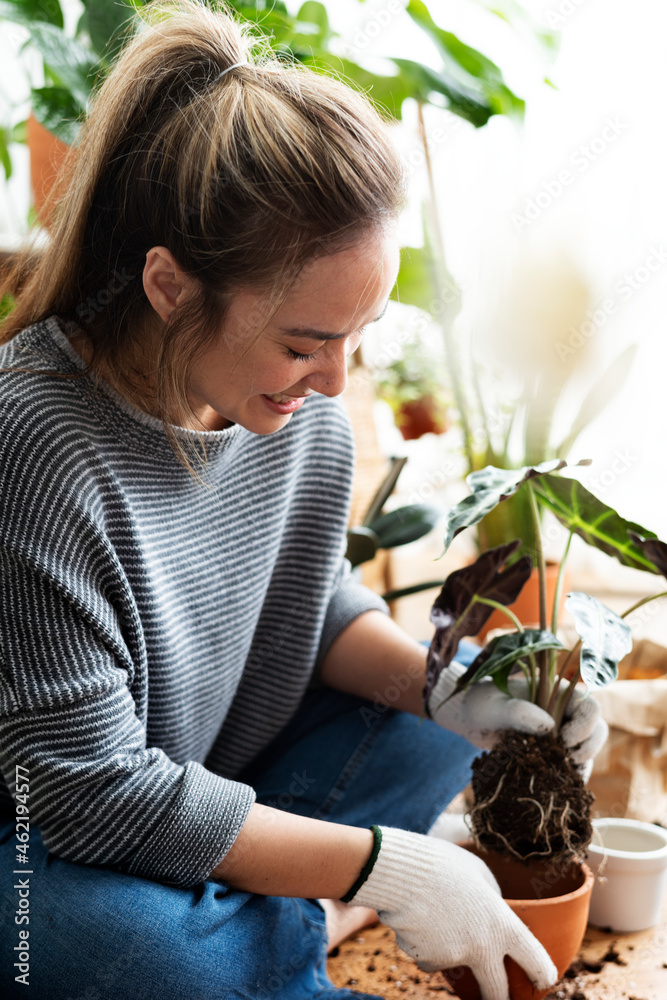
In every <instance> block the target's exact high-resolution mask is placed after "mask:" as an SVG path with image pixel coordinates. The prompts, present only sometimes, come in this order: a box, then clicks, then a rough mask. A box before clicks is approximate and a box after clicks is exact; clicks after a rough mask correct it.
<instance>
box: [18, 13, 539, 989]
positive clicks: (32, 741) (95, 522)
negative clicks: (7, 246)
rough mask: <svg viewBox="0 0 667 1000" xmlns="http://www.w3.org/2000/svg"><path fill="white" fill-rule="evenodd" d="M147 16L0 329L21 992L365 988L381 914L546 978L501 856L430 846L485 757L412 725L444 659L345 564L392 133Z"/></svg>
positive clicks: (363, 112) (386, 274)
mask: <svg viewBox="0 0 667 1000" xmlns="http://www.w3.org/2000/svg"><path fill="white" fill-rule="evenodd" d="M140 9H141V10H142V11H143V12H144V15H145V17H146V25H145V29H144V30H142V31H140V32H139V33H138V34H137V36H136V37H135V38H134V40H133V41H132V42H131V43H130V44H129V46H128V48H127V49H126V51H125V52H124V53H123V55H122V56H121V58H120V61H119V62H118V63H117V65H116V68H115V69H114V71H113V72H112V73H111V75H110V76H109V77H108V79H107V80H106V82H105V84H104V86H103V87H102V89H101V91H100V93H99V95H98V97H97V100H96V103H95V105H94V107H93V109H92V112H91V114H90V117H89V119H88V120H87V122H86V123H85V125H84V127H83V129H82V131H81V136H80V140H79V141H78V143H77V145H76V146H75V147H74V149H73V152H72V156H71V160H70V164H69V168H68V171H67V174H66V177H65V182H64V186H63V189H62V197H61V200H60V202H59V204H58V207H57V212H56V220H57V221H56V223H55V225H54V228H53V231H52V237H51V242H50V244H49V246H48V247H47V248H46V250H45V251H44V252H43V253H42V254H37V253H36V254H35V255H28V256H27V257H26V258H25V259H24V260H23V261H22V263H21V265H20V267H19V268H18V270H17V271H16V273H15V275H14V283H15V288H16V289H17V291H18V299H17V305H16V309H15V311H14V312H13V313H12V314H10V317H9V319H8V320H7V322H6V325H5V327H4V328H3V330H2V340H3V342H4V346H3V347H2V349H0V579H1V581H2V587H1V589H0V650H1V655H0V770H1V773H2V780H0V869H1V871H0V880H2V882H3V884H4V885H7V886H11V885H12V884H13V882H14V881H15V875H14V874H12V873H13V871H14V867H15V865H16V863H17V862H16V860H15V859H16V857H17V856H18V857H20V858H21V857H23V858H26V852H25V851H18V850H17V847H18V846H19V845H17V842H16V836H18V834H17V832H16V830H17V828H15V818H16V816H17V815H21V816H24V815H25V809H26V808H27V806H26V804H25V803H24V802H23V799H22V798H21V799H19V798H18V796H19V794H20V795H21V796H23V792H22V791H21V792H20V793H19V791H18V789H17V784H16V781H17V779H16V775H17V774H29V777H30V798H29V817H30V844H29V861H30V875H29V877H30V879H32V880H33V881H32V882H31V885H30V892H31V895H30V904H31V905H30V922H29V927H27V928H26V930H27V931H28V932H29V940H28V938H26V939H25V952H26V953H27V954H28V955H29V956H30V960H29V962H28V963H25V964H28V965H29V966H30V970H29V976H30V980H29V981H30V988H31V996H32V997H33V998H34V1000H65V998H69V997H72V996H82V995H83V994H84V993H86V995H88V994H89V993H90V991H91V990H92V993H94V995H95V996H96V997H98V998H99V1000H116V998H117V997H119V996H122V997H125V996H127V997H140V998H141V1000H167V998H181V997H187V998H188V1000H196V998H207V1000H208V998H214V997H215V998H221V1000H223V998H224V1000H227V998H229V1000H236V998H238V1000H241V998H244V1000H247V998H249V997H252V998H257V1000H259V998H262V997H268V996H271V995H276V994H275V991H276V989H279V990H280V996H281V998H285V1000H302V998H305V997H318V998H322V1000H326V998H329V997H331V998H332V1000H335V998H341V1000H352V998H353V997H356V998H359V997H362V996H363V994H360V993H354V994H353V993H351V992H350V991H349V990H346V989H336V988H335V987H334V986H333V984H332V983H331V982H330V981H329V980H328V978H327V976H326V972H325V961H326V954H327V949H328V948H331V947H333V946H334V945H335V944H336V942H337V939H338V937H337V935H338V936H340V934H341V933H343V931H342V930H341V927H344V928H345V930H346V931H349V930H351V929H353V928H354V925H355V923H356V925H357V926H358V922H359V920H360V919H361V920H362V921H368V920H369V919H377V913H376V910H378V909H382V910H383V911H385V910H386V911H387V912H386V914H385V919H386V920H387V921H388V922H390V924H391V926H393V927H394V928H395V929H396V930H398V931H399V932H400V940H401V943H402V946H403V947H404V948H405V949H406V950H407V951H408V952H409V953H410V954H411V955H412V956H413V957H415V958H417V959H418V960H419V961H420V962H421V963H422V964H424V967H437V968H441V967H445V966H447V967H451V966H453V965H458V964H467V965H471V966H473V968H475V970H476V971H477V972H478V978H479V979H480V982H483V983H485V984H488V985H489V989H488V990H486V988H485V993H486V996H485V1000H498V998H500V997H504V996H505V995H506V990H505V992H503V980H504V971H503V970H504V967H503V964H502V956H503V954H504V951H505V950H507V951H509V952H510V953H511V954H512V955H513V956H514V957H515V958H516V959H517V960H519V961H521V962H522V963H523V964H524V966H525V968H526V969H527V970H528V972H529V974H530V975H531V978H533V979H534V980H535V981H536V982H537V983H538V984H540V985H544V984H546V982H547V981H549V979H550V977H551V976H552V972H553V967H552V966H551V963H550V961H549V959H548V957H547V956H546V954H545V953H544V952H543V949H542V948H541V946H540V945H538V944H537V942H536V941H534V939H533V938H532V937H531V935H530V934H529V933H528V932H527V931H526V930H525V929H524V928H523V925H521V923H520V922H519V921H518V918H515V917H514V916H513V914H512V913H511V911H509V910H508V909H507V908H506V907H505V906H504V904H503V903H502V900H500V898H499V888H498V886H497V884H496V883H495V881H494V879H493V877H492V876H491V874H490V872H488V870H486V869H485V866H484V865H483V864H482V863H481V862H479V863H478V862H477V861H471V859H470V857H469V856H467V854H466V852H464V851H462V850H461V849H460V848H457V847H454V845H444V844H442V843H438V842H436V841H435V840H434V839H433V838H428V837H427V836H426V833H427V832H428V830H429V829H430V827H431V825H432V824H433V823H434V822H435V820H436V819H437V817H438V815H439V813H440V812H441V811H442V810H443V809H444V808H445V806H446V805H447V803H448V802H449V801H450V800H451V799H452V798H453V797H454V795H456V794H457V793H458V792H459V791H460V789H461V788H462V787H463V786H464V785H465V784H466V783H467V782H468V780H469V776H470V774H469V772H470V761H471V760H472V758H473V757H474V756H475V754H476V750H475V748H474V747H473V746H472V745H471V744H470V743H469V742H467V740H466V739H464V738H463V736H462V735H460V734H459V735H457V733H454V732H449V731H447V730H446V729H445V728H443V727H441V726H440V725H439V724H437V723H436V722H434V721H432V720H430V719H427V720H425V722H424V724H423V725H421V726H420V725H419V724H418V716H419V714H420V710H421V705H422V698H421V692H422V690H423V687H424V682H425V673H426V649H425V648H424V647H423V646H421V645H419V644H418V643H416V642H414V641H413V640H412V639H410V638H409V637H408V636H407V635H406V634H405V633H403V632H402V631H401V630H400V629H399V628H398V626H397V625H395V624H394V623H393V622H392V621H391V619H390V618H389V616H388V614H387V611H388V609H387V606H386V605H385V603H384V601H383V600H382V599H381V598H380V597H379V596H378V595H376V594H374V593H372V592H371V591H370V590H368V589H367V588H365V587H363V586H362V585H360V584H358V583H357V582H356V581H355V580H354V579H352V577H351V574H350V564H349V562H348V561H347V560H346V559H345V558H344V553H345V551H346V528H347V520H348V512H349V508H350V494H351V481H352V471H353V467H354V442H353V439H352V433H351V427H350V423H349V420H348V418H347V416H346V413H345V410H344V408H343V406H342V404H341V402H340V400H339V399H338V398H336V397H338V396H339V394H340V393H341V392H342V390H343V388H344V386H345V379H346V363H347V357H348V355H349V354H350V353H351V352H352V351H353V350H354V349H355V347H356V346H357V345H358V344H359V340H360V338H361V335H362V330H363V328H364V326H366V325H367V324H369V323H372V322H373V321H375V320H376V319H377V318H378V317H379V316H380V315H381V313H382V311H383V309H384V307H385V304H386V301H387V297H388V295H389V293H390V290H391V288H392V285H393V284H394V281H395V278H396V273H397V270H398V248H397V243H396V235H395V222H396V217H397V213H398V211H399V209H400V206H401V204H402V199H403V179H402V176H401V169H400V163H399V159H398V155H397V152H396V150H395V149H394V147H393V145H392V142H391V139H390V135H389V130H388V127H387V125H386V123H385V122H384V121H383V120H382V119H381V118H380V117H379V116H378V114H377V113H376V112H375V111H374V110H373V109H372V107H371V106H370V104H369V103H368V102H367V101H366V100H365V98H364V97H362V96H361V95H359V94H358V93H355V92H353V91H352V90H350V89H348V88H347V87H345V86H344V85H343V84H342V83H340V82H337V81H333V80H331V79H329V78H327V77H324V76H322V75H318V74H317V73H315V72H312V71H309V70H307V69H304V68H300V67H298V66H287V65H285V64H284V63H282V62H278V61H276V60H274V59H272V58H269V57H268V56H265V57H262V56H261V55H259V54H258V55H256V56H254V57H253V46H252V45H251V39H250V36H249V35H248V34H247V33H246V32H245V31H243V30H241V28H240V27H239V26H238V24H237V23H236V22H235V21H234V20H233V19H232V18H231V17H229V16H227V15H225V14H224V13H221V12H219V11H218V12H214V11H213V10H211V9H210V8H209V7H208V5H205V4H203V3H198V2H194V0H180V2H174V3H171V4H167V5H157V6H156V5H155V4H154V3H151V4H148V5H146V7H142V8H140ZM378 707H379V708H380V709H382V710H381V711H380V710H378ZM488 735H489V734H488V733H487V736H488ZM296 779H298V780H296ZM19 788H20V789H22V788H23V785H22V784H19ZM378 823H383V824H386V826H384V827H382V828H380V827H379V826H378V825H377V824H378ZM395 828H398V829H395ZM22 836H23V831H22V832H21V837H22ZM21 846H22V845H21ZM371 869H372V872H371ZM360 873H361V874H360ZM464 873H465V874H466V875H467V879H468V880H467V881H466V884H465V887H464V886H463V883H462V876H463V874H464ZM371 874H372V876H373V877H372V878H369V882H368V886H367V887H366V889H365V893H366V895H365V897H364V905H363V906H358V907H354V908H352V909H350V908H347V902H348V901H349V900H350V899H351V898H352V897H353V895H354V893H356V892H357V891H358V890H359V888H360V886H361V885H362V883H363V882H364V881H365V880H366V878H367V877H369V876H370V875H371ZM320 900H322V902H320ZM358 902H360V900H358ZM10 912H11V911H10V908H8V907H5V908H4V910H3V912H2V914H1V915H0V924H2V923H3V922H4V926H3V927H2V930H3V931H4V933H0V941H5V940H10V939H11V937H12V936H11V935H10V933H9V930H10V928H11V927H14V924H13V913H12V915H11V916H10ZM341 914H343V916H344V919H343V921H342V923H341ZM350 914H351V917H350ZM348 918H349V919H351V920H352V924H351V925H350V923H348V922H347V920H348ZM475 928H478V929H477V930H476V929H475ZM33 942H34V947H33ZM471 942H472V946H471V944H470V943H471ZM531 949H532V951H531ZM22 954H23V953H22ZM119 956H120V958H119ZM15 961H16V959H15V953H14V952H12V951H11V950H10V949H9V948H5V947H1V946H0V982H2V984H3V988H4V990H5V992H4V993H3V996H8V997H9V998H11V1000H13V998H14V997H18V996H21V995H22V985H23V983H19V982H18V981H17V980H16V978H15V977H16V971H15V969H14V962H15ZM285 969H288V972H285ZM283 974H284V975H283ZM276 981H277V982H278V984H279V985H278V986H276V985H275V984H276Z"/></svg>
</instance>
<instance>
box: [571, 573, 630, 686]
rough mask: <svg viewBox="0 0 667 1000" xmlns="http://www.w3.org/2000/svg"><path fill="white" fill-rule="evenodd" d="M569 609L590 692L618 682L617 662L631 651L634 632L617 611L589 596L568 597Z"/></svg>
mask: <svg viewBox="0 0 667 1000" xmlns="http://www.w3.org/2000/svg"><path fill="white" fill-rule="evenodd" d="M565 607H566V609H567V610H568V611H569V612H570V614H571V615H572V617H573V618H574V624H575V627H576V630H577V635H578V636H579V638H580V639H581V661H580V662H581V678H582V680H583V682H584V684H585V685H586V687H587V688H598V687H605V685H607V684H611V682H612V681H613V680H616V678H617V676H618V662H619V660H622V659H623V657H624V656H626V655H627V654H628V653H629V652H630V650H631V649H632V630H631V628H630V626H629V625H626V624H625V622H624V621H623V619H622V618H620V617H619V616H618V615H617V614H616V612H615V611H612V610H611V608H608V607H607V606H606V605H605V604H602V602H601V601H598V600H597V598H595V597H591V595H590V594H584V593H581V592H580V591H574V592H573V593H571V594H568V595H567V600H566V602H565Z"/></svg>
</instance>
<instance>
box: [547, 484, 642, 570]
mask: <svg viewBox="0 0 667 1000" xmlns="http://www.w3.org/2000/svg"><path fill="white" fill-rule="evenodd" d="M535 494H536V496H537V499H538V501H539V502H540V503H541V504H543V505H544V506H545V507H548V508H549V510H550V511H552V512H553V513H554V514H555V515H556V517H557V518H558V520H559V521H560V522H561V524H564V525H565V527H566V528H567V529H568V531H573V532H575V534H577V535H580V536H581V538H583V540H584V541H585V542H587V544H588V545H592V546H593V547H594V548H596V549H601V550H602V551H603V552H606V553H607V555H610V556H614V557H615V558H616V559H618V561H619V562H621V563H623V565H624V566H632V567H633V569H643V570H648V572H649V573H657V572H659V570H657V569H656V567H655V566H654V564H653V562H652V561H651V559H650V557H649V556H647V555H646V554H645V553H644V552H643V551H642V549H641V547H640V546H639V545H637V544H636V543H635V542H634V541H633V539H632V537H628V534H629V532H633V534H636V535H641V536H642V537H643V538H646V539H655V538H656V536H655V534H654V533H653V532H652V531H647V529H646V528H642V526H641V525H640V524H635V523H634V522H633V521H626V520H625V518H624V517H621V515H620V514H619V513H618V512H617V511H615V510H614V508H613V507H608V506H607V504H606V503H603V502H602V500H598V498H597V497H596V496H594V495H593V494H592V493H590V492H589V491H588V490H587V489H586V487H585V486H582V485H581V483H580V482H578V480H576V479H563V478H562V477H561V476H544V477H543V478H542V479H541V480H540V482H539V483H537V484H536V486H535Z"/></svg>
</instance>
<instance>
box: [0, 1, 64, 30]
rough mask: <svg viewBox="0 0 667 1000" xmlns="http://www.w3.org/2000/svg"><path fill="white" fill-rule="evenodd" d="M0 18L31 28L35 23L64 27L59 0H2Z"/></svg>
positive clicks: (0, 2)
mask: <svg viewBox="0 0 667 1000" xmlns="http://www.w3.org/2000/svg"><path fill="white" fill-rule="evenodd" d="M0 18H5V19H6V20H7V21H16V22H17V24H24V25H25V26H26V27H28V28H31V27H32V25H33V24H34V22H35V21H44V22H45V23H46V24H55V26H56V27H57V28H62V26H63V23H64V22H63V12H62V10H61V8H60V4H59V3H58V0H0Z"/></svg>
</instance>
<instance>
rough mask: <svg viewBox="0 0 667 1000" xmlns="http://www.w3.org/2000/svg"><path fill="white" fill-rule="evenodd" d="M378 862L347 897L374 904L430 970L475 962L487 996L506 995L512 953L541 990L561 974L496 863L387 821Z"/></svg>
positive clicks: (502, 999)
mask: <svg viewBox="0 0 667 1000" xmlns="http://www.w3.org/2000/svg"><path fill="white" fill-rule="evenodd" d="M380 831H381V834H382V842H381V845H380V850H379V853H378V854H377V857H376V859H375V862H374V864H373V867H372V870H371V872H370V874H369V875H368V877H367V879H366V881H365V882H364V883H363V884H362V885H361V887H360V888H359V889H358V890H357V892H356V895H354V896H353V897H352V898H351V899H349V900H348V896H349V893H348V894H347V895H346V897H345V899H346V901H349V902H351V903H352V905H353V906H370V907H372V909H374V910H377V913H378V916H379V917H380V920H382V922H383V923H385V924H387V925H388V926H389V927H391V928H392V929H393V930H394V931H395V933H396V943H397V944H398V946H399V948H402V949H403V951H404V952H406V954H408V955H410V956H411V958H412V959H413V960H414V961H415V962H416V964H417V965H418V966H419V968H420V969H423V970H424V971H425V972H434V971H435V970H438V969H451V968H453V967H455V966H460V965H467V966H469V967H470V968H471V969H472V971H473V973H474V975H475V978H476V979H477V982H478V983H479V987H480V990H481V993H482V997H483V1000H507V996H508V989H507V973H506V972H505V966H504V964H503V960H504V957H505V955H510V956H511V957H512V958H513V959H514V961H515V962H517V963H518V964H519V965H520V966H521V967H522V968H523V969H524V971H525V973H526V975H527V976H528V978H529V979H530V980H531V982H533V983H534V985H535V986H536V987H537V989H539V990H543V989H546V988H547V987H548V986H550V985H551V984H552V983H554V982H555V981H556V979H557V978H558V973H557V970H556V967H555V966H554V964H553V962H552V961H551V959H550V957H549V955H548V954H547V952H546V951H545V950H544V948H543V947H542V945H541V944H540V942H539V941H537V939H536V938H534V937H533V935H532V934H531V932H530V931H529V930H528V928H527V927H526V925H525V924H523V923H522V922H521V920H520V919H519V918H518V917H517V916H516V915H515V914H514V913H513V912H512V910H511V909H510V908H509V906H508V905H507V903H506V902H505V901H504V900H503V898H502V896H501V893H500V888H499V886H498V883H497V882H496V880H495V878H494V876H493V874H492V872H491V870H490V869H489V868H488V867H487V866H486V865H485V864H484V862H483V861H481V860H480V859H479V858H477V857H475V855H474V854H471V853H470V852H469V851H466V850H464V849H463V848H462V847H458V846H457V845H456V844H450V843H449V842H448V841H445V840H439V839H438V838H437V837H429V836H425V835H424V834H421V833H411V832H409V831H407V830H400V829H397V828H395V827H386V826H381V827H380Z"/></svg>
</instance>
